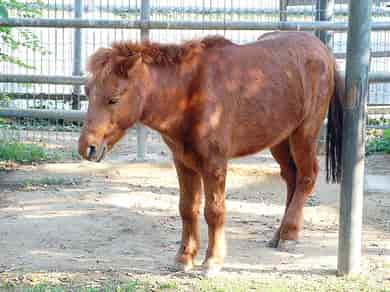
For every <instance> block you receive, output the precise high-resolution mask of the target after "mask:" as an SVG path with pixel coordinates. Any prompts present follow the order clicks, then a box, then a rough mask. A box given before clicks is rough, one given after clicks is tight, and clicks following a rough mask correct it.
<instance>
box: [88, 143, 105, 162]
mask: <svg viewBox="0 0 390 292" xmlns="http://www.w3.org/2000/svg"><path fill="white" fill-rule="evenodd" d="M106 152H107V147H106V145H105V144H102V145H100V147H97V146H95V145H89V146H88V147H87V150H86V153H85V157H86V158H87V159H88V160H89V161H95V162H100V161H101V160H102V159H103V158H104V156H105V154H106Z"/></svg>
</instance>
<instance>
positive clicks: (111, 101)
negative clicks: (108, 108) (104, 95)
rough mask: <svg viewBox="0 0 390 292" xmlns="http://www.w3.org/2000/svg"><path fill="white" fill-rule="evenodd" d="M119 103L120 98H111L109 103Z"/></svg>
mask: <svg viewBox="0 0 390 292" xmlns="http://www.w3.org/2000/svg"><path fill="white" fill-rule="evenodd" d="M118 102H119V98H110V100H109V101H108V104H109V105H113V104H117V103H118Z"/></svg>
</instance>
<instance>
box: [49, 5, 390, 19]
mask: <svg viewBox="0 0 390 292" xmlns="http://www.w3.org/2000/svg"><path fill="white" fill-rule="evenodd" d="M73 7H74V6H73V5H71V4H61V3H56V4H49V5H48V9H49V10H57V11H58V10H59V11H68V12H71V11H73V10H74V8H73ZM150 10H151V13H152V14H157V13H158V14H168V15H171V14H173V13H180V14H182V13H188V14H202V15H209V14H224V15H230V14H255V15H262V14H263V15H279V10H278V9H275V8H239V7H232V8H223V7H177V6H164V7H151V8H150ZM94 11H103V12H109V13H117V14H125V13H128V14H139V13H140V11H141V8H140V7H136V6H129V5H123V4H113V5H109V6H107V5H99V4H97V5H88V3H86V4H85V5H84V12H94ZM313 11H314V10H313V7H312V5H307V6H301V5H299V6H288V7H287V14H288V15H289V16H291V15H293V16H301V15H302V16H306V15H313V14H314V12H313ZM372 13H373V15H375V16H389V15H390V9H389V8H382V7H373V9H372ZM334 15H336V16H347V15H348V9H347V8H343V7H335V9H334Z"/></svg>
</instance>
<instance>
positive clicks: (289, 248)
mask: <svg viewBox="0 0 390 292" xmlns="http://www.w3.org/2000/svg"><path fill="white" fill-rule="evenodd" d="M297 245H298V241H297V240H283V239H281V240H279V243H278V245H277V247H278V249H279V250H280V251H283V252H289V253H294V252H296V251H297Z"/></svg>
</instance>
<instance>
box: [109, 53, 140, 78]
mask: <svg viewBox="0 0 390 292" xmlns="http://www.w3.org/2000/svg"><path fill="white" fill-rule="evenodd" d="M139 59H140V56H139V55H138V54H136V55H132V56H116V57H115V60H114V64H113V73H114V74H116V75H117V76H118V77H120V78H123V79H127V78H128V77H129V71H130V69H131V68H132V67H133V66H134V64H135V63H136V62H137V61H138V60H139Z"/></svg>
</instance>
